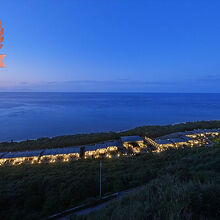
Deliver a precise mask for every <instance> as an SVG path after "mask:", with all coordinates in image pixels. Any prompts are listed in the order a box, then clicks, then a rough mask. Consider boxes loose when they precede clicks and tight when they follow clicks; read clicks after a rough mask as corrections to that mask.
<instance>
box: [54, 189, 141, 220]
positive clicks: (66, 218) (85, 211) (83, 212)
mask: <svg viewBox="0 0 220 220" xmlns="http://www.w3.org/2000/svg"><path fill="white" fill-rule="evenodd" d="M142 187H143V186H139V187H136V188H132V189H129V190H125V191H121V192H119V193H118V196H117V197H115V198H112V199H111V200H109V201H107V202H103V203H102V204H98V205H96V206H93V207H90V208H85V209H82V210H80V211H76V212H74V213H72V214H68V215H66V216H63V217H60V218H58V219H57V220H69V219H70V216H71V215H73V214H75V215H79V216H81V215H87V214H89V213H91V212H94V211H97V210H100V209H102V208H104V207H105V206H106V205H107V204H109V203H110V202H112V201H114V200H117V199H119V198H121V197H123V196H126V195H127V194H129V193H132V192H135V191H137V190H138V189H141V188H142Z"/></svg>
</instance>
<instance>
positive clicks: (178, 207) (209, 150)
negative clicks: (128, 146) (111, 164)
mask: <svg viewBox="0 0 220 220" xmlns="http://www.w3.org/2000/svg"><path fill="white" fill-rule="evenodd" d="M216 142H218V143H219V142H220V139H217V140H216ZM142 159H144V158H142ZM152 161H154V162H156V161H157V164H158V167H157V168H155V166H152V168H153V171H154V172H155V173H156V178H152V180H150V181H147V182H146V183H147V184H146V185H145V186H144V187H143V188H142V189H140V190H138V191H137V192H134V193H132V194H130V195H129V196H125V197H123V198H121V199H119V200H117V201H114V202H112V203H110V204H109V205H108V206H107V207H105V208H103V209H102V210H100V211H96V212H93V213H91V214H89V215H87V216H79V217H77V216H74V215H73V216H72V218H71V219H72V220H97V219H106V220H108V219H109V220H110V219H117V220H123V219H125V220H128V219H129V220H130V219H137V220H139V219H140V220H142V219H167V220H169V219H180V220H181V219H184V220H185V219H189V220H191V219H213V220H214V219H220V145H218V144H216V145H215V146H214V147H202V148H194V149H179V150H169V151H166V152H164V153H161V154H160V155H157V156H155V158H154V159H153V160H152ZM159 161H160V162H159ZM161 164H163V165H164V166H163V167H162V168H161V166H160V165H161ZM159 169H161V170H160V171H159Z"/></svg>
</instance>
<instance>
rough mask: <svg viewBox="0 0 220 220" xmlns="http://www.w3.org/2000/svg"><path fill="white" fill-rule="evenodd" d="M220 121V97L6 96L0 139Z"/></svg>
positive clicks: (0, 102) (1, 103)
mask: <svg viewBox="0 0 220 220" xmlns="http://www.w3.org/2000/svg"><path fill="white" fill-rule="evenodd" d="M211 119H220V94H159V93H0V126H1V128H0V141H6V140H11V139H13V140H24V139H27V138H28V139H31V138H38V137H46V136H56V135H64V134H76V133H88V132H99V131H119V130H125V129H129V128H133V127H136V126H141V125H155V124H158V125H163V124H169V123H178V122H185V121H196V120H211Z"/></svg>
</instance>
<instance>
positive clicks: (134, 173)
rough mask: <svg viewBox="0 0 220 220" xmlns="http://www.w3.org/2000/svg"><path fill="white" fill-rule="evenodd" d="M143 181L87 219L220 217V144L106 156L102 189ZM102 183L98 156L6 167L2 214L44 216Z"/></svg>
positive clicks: (0, 178) (0, 189)
mask: <svg viewBox="0 0 220 220" xmlns="http://www.w3.org/2000/svg"><path fill="white" fill-rule="evenodd" d="M143 184H146V186H145V188H144V189H143V190H142V191H141V192H137V193H135V194H133V195H131V196H129V197H128V198H123V199H122V200H120V201H118V202H117V203H116V204H111V205H110V206H108V207H106V208H105V209H104V210H102V211H101V212H98V213H94V214H91V215H89V216H86V217H83V219H146V217H149V219H181V218H182V219H192V218H193V219H201V218H203V217H204V218H209V219H212V218H213V219H217V218H218V217H220V187H219V186H220V145H218V144H216V146H214V147H200V148H193V149H191V148H184V149H170V150H167V151H165V152H162V153H159V154H152V153H147V154H144V155H139V156H135V157H130V158H121V159H105V160H103V192H104V194H108V193H113V192H117V191H121V190H125V189H128V188H131V187H135V186H140V185H143ZM98 187H99V161H98V160H79V161H73V162H70V163H55V164H35V165H31V166H30V165H22V166H14V167H2V168H0V219H4V220H7V219H32V220H34V219H42V217H46V216H49V215H51V214H54V213H57V212H59V211H62V210H64V209H67V208H70V207H73V206H75V205H78V204H80V203H83V202H85V201H86V200H88V199H89V198H95V197H97V196H98V194H99V188H98ZM134 216H135V218H134ZM162 217H164V218H162ZM200 217H201V218H200ZM73 218H74V217H73ZM79 219H81V218H79Z"/></svg>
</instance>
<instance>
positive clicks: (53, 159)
mask: <svg viewBox="0 0 220 220" xmlns="http://www.w3.org/2000/svg"><path fill="white" fill-rule="evenodd" d="M210 134H211V135H216V136H217V135H219V133H217V132H216V133H210ZM187 136H188V137H194V138H196V137H198V136H196V135H187ZM199 136H202V137H205V134H200V135H199ZM138 144H139V147H140V148H137V147H133V146H132V145H130V144H127V145H125V148H128V147H130V148H132V149H133V151H134V153H140V151H141V148H144V147H146V146H145V145H144V144H143V143H141V142H140V143H139V142H138ZM184 144H188V143H187V142H184ZM195 144H200V146H201V143H200V142H199V141H198V140H195V141H194V143H191V144H190V145H189V146H191V147H193V146H194V145H195ZM206 144H208V142H206ZM180 146H181V145H177V144H175V145H172V147H175V148H178V147H180ZM165 149H166V147H162V146H160V145H159V146H158V149H157V150H155V152H161V151H164V150H165ZM116 150H117V147H108V148H107V149H104V148H103V149H98V150H96V151H87V152H86V154H85V157H84V158H85V159H87V158H90V157H91V156H94V157H95V158H99V157H100V154H105V153H106V152H107V151H110V152H113V151H116ZM124 155H127V154H124ZM71 156H74V157H75V158H79V154H78V153H75V154H65V155H63V154H60V155H52V156H42V157H41V158H40V159H39V158H38V157H33V158H32V161H31V164H34V163H42V162H43V160H45V159H49V161H48V162H49V163H55V162H56V161H57V159H58V157H64V158H63V160H62V161H63V162H69V161H70V159H71ZM105 156H106V158H112V155H111V154H110V153H107V154H106V155H105ZM117 157H120V154H119V153H118V154H117ZM28 159H29V158H15V159H14V160H13V161H12V162H11V165H20V164H22V163H23V162H25V160H28ZM10 160H11V159H0V166H1V165H3V164H4V163H5V162H6V161H9V162H10Z"/></svg>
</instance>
